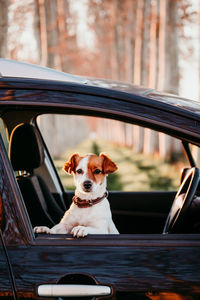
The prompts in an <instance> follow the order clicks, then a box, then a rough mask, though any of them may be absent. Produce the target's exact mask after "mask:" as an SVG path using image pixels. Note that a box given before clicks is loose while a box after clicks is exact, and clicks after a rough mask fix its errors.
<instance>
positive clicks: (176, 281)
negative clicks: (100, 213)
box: [9, 235, 200, 299]
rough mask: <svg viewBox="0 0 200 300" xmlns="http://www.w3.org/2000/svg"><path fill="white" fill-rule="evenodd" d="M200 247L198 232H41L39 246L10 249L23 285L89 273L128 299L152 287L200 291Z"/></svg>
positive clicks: (30, 286)
mask: <svg viewBox="0 0 200 300" xmlns="http://www.w3.org/2000/svg"><path fill="white" fill-rule="evenodd" d="M197 246H198V247H199V246H200V242H199V237H196V236H189V238H188V240H186V239H185V238H184V236H181V235H179V236H178V235H176V236H175V235H174V236H172V235H171V236H167V237H166V236H162V235H151V236H150V235H144V236H140V235H137V236H134V235H132V236H131V235H120V236H118V237H117V238H116V237H115V236H113V235H111V236H103V235H96V236H95V235H94V236H91V237H89V236H88V237H86V238H84V239H73V238H72V237H71V236H70V235H65V236H62V238H61V236H56V235H52V236H51V240H50V239H49V238H48V236H44V235H41V236H38V237H37V239H36V245H35V246H32V247H30V248H27V247H21V248H20V249H18V251H14V250H13V249H10V250H9V254H10V257H11V261H12V264H13V266H14V272H15V274H16V275H17V276H16V278H17V286H18V287H19V289H21V290H26V291H27V292H28V291H29V293H35V287H36V286H37V285H41V284H44V283H46V284H50V283H51V284H56V283H57V282H59V283H60V280H61V278H63V277H64V276H70V275H71V276H72V275H73V274H76V276H77V274H79V275H83V274H84V275H85V276H88V277H91V278H93V279H94V280H95V281H96V282H97V283H98V284H100V285H111V286H112V288H113V291H114V292H115V293H116V296H117V299H126V296H127V297H128V296H129V297H133V296H134V295H135V294H137V293H142V294H143V295H144V294H146V293H147V292H151V293H152V292H153V293H154V292H155V293H163V292H168V293H179V294H186V295H192V294H196V295H200V272H199V269H200V253H199V248H198V247H197ZM80 277H81V276H80ZM75 283H76V284H77V283H78V282H77V280H76V281H75ZM129 299H130V298H129Z"/></svg>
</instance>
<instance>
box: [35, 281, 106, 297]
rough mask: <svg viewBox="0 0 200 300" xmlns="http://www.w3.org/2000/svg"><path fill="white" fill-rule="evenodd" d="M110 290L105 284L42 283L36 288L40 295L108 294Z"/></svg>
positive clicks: (82, 295) (80, 295) (79, 295)
mask: <svg viewBox="0 0 200 300" xmlns="http://www.w3.org/2000/svg"><path fill="white" fill-rule="evenodd" d="M111 292H112V290H111V287H110V286H106V285H83V284H42V285H39V286H38V288H37V294H38V296H40V297H84V296H88V297H89V296H109V295H111Z"/></svg>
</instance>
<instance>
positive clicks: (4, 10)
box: [0, 0, 9, 58]
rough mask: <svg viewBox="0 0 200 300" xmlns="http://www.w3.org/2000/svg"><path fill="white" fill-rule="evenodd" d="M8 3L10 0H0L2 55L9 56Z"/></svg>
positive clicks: (0, 43) (0, 52) (0, 53)
mask: <svg viewBox="0 0 200 300" xmlns="http://www.w3.org/2000/svg"><path fill="white" fill-rule="evenodd" d="M8 4H9V0H0V6H1V7H0V28H1V30H0V57H5V58H8V50H7V32H8Z"/></svg>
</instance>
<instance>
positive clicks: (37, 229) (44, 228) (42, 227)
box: [33, 226, 51, 234]
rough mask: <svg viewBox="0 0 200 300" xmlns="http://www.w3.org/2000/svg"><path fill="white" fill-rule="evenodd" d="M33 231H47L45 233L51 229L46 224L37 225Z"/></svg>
mask: <svg viewBox="0 0 200 300" xmlns="http://www.w3.org/2000/svg"><path fill="white" fill-rule="evenodd" d="M33 231H34V232H35V233H47V234H49V233H50V232H51V229H50V228H49V227H46V226H38V227H34V229H33Z"/></svg>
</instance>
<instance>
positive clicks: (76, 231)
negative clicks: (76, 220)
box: [71, 226, 88, 238]
mask: <svg viewBox="0 0 200 300" xmlns="http://www.w3.org/2000/svg"><path fill="white" fill-rule="evenodd" d="M71 234H73V236H74V237H77V238H79V237H84V236H86V235H88V229H87V227H85V226H76V227H74V228H73V229H72V231H71Z"/></svg>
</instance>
